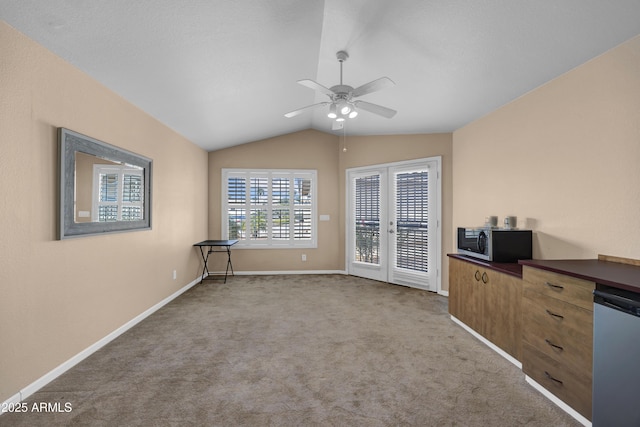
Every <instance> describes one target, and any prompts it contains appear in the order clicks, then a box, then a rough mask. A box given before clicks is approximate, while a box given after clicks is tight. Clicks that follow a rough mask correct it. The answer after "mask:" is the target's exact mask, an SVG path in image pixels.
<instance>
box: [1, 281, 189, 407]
mask: <svg viewBox="0 0 640 427" xmlns="http://www.w3.org/2000/svg"><path fill="white" fill-rule="evenodd" d="M200 279H201V278H200V277H198V278H197V279H195V280H194V281H193V282H191V283H189V284H188V285H186V286H184V287H183V288H181V289H179V290H177V291H176V292H174V293H173V294H171V295H169V296H168V297H166V298H165V299H163V300H162V301H160V302H159V303H157V304H156V305H154V306H153V307H151V308H149V309H148V310H146V311H144V312H142V313H140V314H139V315H138V316H136V317H134V318H133V319H131V320H130V321H128V322H127V323H125V324H124V325H122V326H120V327H119V328H118V329H116V330H115V331H113V332H111V333H110V334H109V335H107V336H105V337H104V338H102V339H100V340H99V341H97V342H96V343H94V344H92V345H90V346H89V347H87V348H86V349H84V350H82V351H81V352H80V353H78V354H76V355H75V356H73V357H72V358H71V359H69V360H67V361H66V362H64V363H62V364H60V365H59V366H57V367H56V368H54V369H52V370H51V371H49V372H48V373H46V374H45V375H43V376H42V377H40V378H38V379H37V380H35V381H34V382H32V383H31V384H29V385H28V386H26V387H25V388H23V389H22V390H20V391H19V392H18V393H16V394H14V395H13V396H11V397H10V398H9V399H7V400H6V401H5V402H3V403H2V404H1V405H2V406H3V407H4V406H5V405H8V404H10V403H19V402H22V401H23V400H25V399H26V398H28V397H29V396H31V395H32V394H33V393H35V392H36V391H38V390H40V389H41V388H42V387H44V386H45V385H47V384H49V383H50V382H51V381H53V380H55V379H56V378H58V377H59V376H60V375H62V374H64V373H65V372H67V371H68V370H69V369H71V368H73V367H74V366H75V365H77V364H78V363H80V362H82V361H83V360H84V359H86V358H87V357H89V356H91V355H92V354H93V353H95V352H96V351H98V350H100V349H101V348H102V347H104V346H105V345H107V344H109V343H110V342H111V341H113V340H114V339H116V338H117V337H119V336H120V335H122V334H123V333H125V332H126V331H128V330H129V329H131V328H132V327H134V326H135V325H137V324H138V323H140V322H141V321H143V320H144V319H146V318H147V317H149V316H150V315H151V314H153V313H154V312H156V311H158V310H159V309H160V308H162V307H163V306H165V305H166V304H168V303H170V302H171V301H173V300H174V299H176V298H177V297H178V296H180V295H181V294H183V293H184V292H185V291H187V290H189V289H190V288H192V287H193V286H195V285H196V284H198V283H200Z"/></svg>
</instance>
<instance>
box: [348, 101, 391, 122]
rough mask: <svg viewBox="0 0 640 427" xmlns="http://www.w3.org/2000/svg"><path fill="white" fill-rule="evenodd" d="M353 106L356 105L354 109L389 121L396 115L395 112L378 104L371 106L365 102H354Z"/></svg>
mask: <svg viewBox="0 0 640 427" xmlns="http://www.w3.org/2000/svg"><path fill="white" fill-rule="evenodd" d="M354 104H355V105H356V108H360V109H362V110H365V111H368V112H370V113H373V114H377V115H379V116H382V117H386V118H387V119H390V118H391V117H393V116H395V115H396V113H397V111H396V110H392V109H391V108H387V107H383V106H382V105H378V104H372V103H370V102H366V101H355V102H354Z"/></svg>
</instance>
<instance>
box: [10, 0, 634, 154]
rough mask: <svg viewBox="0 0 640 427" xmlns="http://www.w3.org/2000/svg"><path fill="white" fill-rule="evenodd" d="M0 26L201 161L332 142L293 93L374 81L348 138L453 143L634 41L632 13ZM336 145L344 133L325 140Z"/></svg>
mask: <svg viewBox="0 0 640 427" xmlns="http://www.w3.org/2000/svg"><path fill="white" fill-rule="evenodd" d="M0 18H2V19H3V20H5V21H6V22H7V23H9V24H10V25H12V26H13V27H14V28H16V29H18V30H19V31H21V32H22V33H24V34H26V35H27V36H29V37H31V38H32V39H34V40H35V41H37V42H38V43H40V44H41V45H43V46H45V47H46V48H48V49H49V50H51V51H52V52H54V53H55V54H57V55H58V56H60V57H62V58H64V59H66V60H67V61H68V62H70V63H71V64H74V65H75V66H76V67H78V68H80V69H81V70H83V71H85V72H86V73H87V74H89V75H91V76H93V77H94V78H95V79H96V80H98V81H100V82H101V83H103V84H104V85H105V86H107V87H108V88H110V89H111V90H113V91H114V92H116V93H118V94H120V95H121V96H122V97H124V98H126V99H127V100H129V101H130V102H131V103H133V104H135V105H137V106H138V107H139V108H141V109H142V110H144V111H146V112H147V113H149V114H150V115H152V116H154V117H155V118H157V119H158V120H159V121H161V122H163V123H164V124H166V125H167V126H169V127H170V128H172V129H174V130H176V131H177V132H179V133H180V134H182V135H184V136H185V137H186V138H188V139H189V140H191V141H193V142H194V143H196V144H198V145H199V146H201V147H203V148H204V149H206V150H216V149H220V148H224V147H229V146H233V145H237V144H242V143H245V142H250V141H255V140H259V139H263V138H268V137H271V136H276V135H280V134H285V133H290V132H295V131H298V130H302V129H308V128H313V129H318V130H321V131H325V132H331V122H330V120H329V119H328V118H327V117H326V111H325V110H323V109H321V110H316V111H315V112H313V113H312V112H307V113H305V114H302V115H300V116H297V117H294V118H291V119H287V118H285V117H284V113H286V112H289V111H291V110H295V109H297V108H300V107H303V106H306V105H309V104H313V103H315V102H320V101H324V100H326V96H325V95H316V94H315V93H314V92H313V91H312V90H310V89H308V88H306V87H303V86H301V85H298V84H296V81H297V80H300V79H305V78H307V79H313V80H316V81H317V82H318V83H321V84H323V85H324V86H327V87H330V86H333V85H335V84H337V83H338V82H339V65H338V62H337V60H336V52H337V51H339V50H346V51H347V52H348V53H349V55H350V58H349V59H348V60H347V61H346V62H345V63H344V83H345V84H348V85H351V86H353V87H357V86H360V85H362V84H364V83H367V82H369V81H371V80H374V79H376V78H378V77H382V76H388V77H389V78H391V79H392V80H393V81H395V83H396V86H395V87H392V88H390V89H385V90H383V91H380V92H376V93H372V94H369V95H365V96H363V97H362V99H363V100H366V101H369V102H373V103H376V104H381V105H384V106H387V107H390V108H393V109H395V110H398V114H397V115H396V116H395V117H393V118H392V119H386V118H382V117H379V116H376V115H373V114H371V113H367V112H362V113H361V114H360V115H359V116H358V117H357V118H356V119H353V120H352V121H350V122H349V123H348V125H347V128H346V132H347V134H348V135H367V134H375V135H381V134H403V133H433V132H451V131H453V130H455V129H458V128H460V127H461V126H463V125H465V124H467V123H469V122H471V121H473V120H475V119H477V118H479V117H481V116H483V115H485V114H487V113H489V112H491V111H493V110H495V109H496V108H498V107H500V106H501V105H504V104H506V103H508V102H509V101H511V100H513V99H515V98H517V97H518V96H520V95H522V94H524V93H526V92H528V91H530V90H532V89H534V88H536V87H537V86H540V85H541V84H543V83H545V82H547V81H549V80H551V79H553V78H554V77H556V76H558V75H560V74H562V73H564V72H566V71H568V70H570V69H572V68H574V67H576V66H577V65H579V64H582V63H584V62H586V61H587V60H589V59H591V58H593V57H595V56H597V55H599V54H601V53H603V52H605V51H606V50H608V49H610V48H612V47H614V46H616V45H618V44H620V43H622V42H623V41H625V40H627V39H629V38H631V37H633V36H635V35H637V34H640V0H394V1H389V0H348V1H347V0H324V1H322V0H268V1H266V0H188V1H186V0H184V1H178V0H135V1H131V0H110V1H104V0H0ZM339 132H340V133H341V132H342V131H339Z"/></svg>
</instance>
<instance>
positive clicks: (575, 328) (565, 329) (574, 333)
mask: <svg viewBox="0 0 640 427" xmlns="http://www.w3.org/2000/svg"><path fill="white" fill-rule="evenodd" d="M522 306H523V313H522V315H523V325H524V331H523V340H524V341H525V342H526V343H528V344H530V345H531V346H533V347H535V348H536V349H538V350H539V351H541V352H542V353H544V354H546V355H547V356H549V357H551V358H552V359H555V360H557V361H559V362H561V363H564V364H565V365H566V366H570V367H571V368H572V370H573V371H574V372H575V373H577V374H580V375H587V376H588V377H589V378H591V371H592V362H593V357H592V341H593V334H592V330H593V313H592V312H590V311H588V310H585V309H583V308H580V307H577V306H575V305H571V304H568V303H566V302H564V301H560V300H557V299H554V298H550V297H547V296H545V295H541V294H536V293H534V292H532V291H530V290H529V291H528V292H527V293H525V295H524V298H523V299H522Z"/></svg>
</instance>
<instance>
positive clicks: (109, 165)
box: [58, 128, 152, 239]
mask: <svg viewBox="0 0 640 427" xmlns="http://www.w3.org/2000/svg"><path fill="white" fill-rule="evenodd" d="M58 140H59V145H60V232H59V237H60V239H66V238H70V237H79V236H86V235H95V234H105V233H114V232H124V231H134V230H144V229H150V228H151V164H152V161H151V159H148V158H146V157H144V156H140V155H138V154H135V153H132V152H130V151H127V150H123V149H121V148H118V147H115V146H113V145H109V144H107V143H105V142H102V141H98V140H96V139H93V138H90V137H88V136H85V135H82V134H79V133H77V132H74V131H71V130H69V129H65V128H59V129H58Z"/></svg>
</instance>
